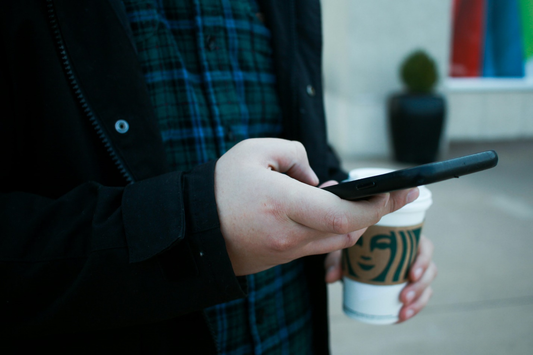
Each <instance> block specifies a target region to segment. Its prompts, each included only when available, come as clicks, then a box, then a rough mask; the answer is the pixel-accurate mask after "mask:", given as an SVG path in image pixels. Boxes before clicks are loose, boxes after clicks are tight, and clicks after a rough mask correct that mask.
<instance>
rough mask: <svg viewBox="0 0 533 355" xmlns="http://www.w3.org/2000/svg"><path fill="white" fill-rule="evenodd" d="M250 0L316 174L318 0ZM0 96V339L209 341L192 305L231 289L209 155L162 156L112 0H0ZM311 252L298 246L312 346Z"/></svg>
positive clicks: (315, 263)
mask: <svg viewBox="0 0 533 355" xmlns="http://www.w3.org/2000/svg"><path fill="white" fill-rule="evenodd" d="M259 3H260V6H261V9H262V11H263V12H264V14H265V18H266V21H267V24H268V26H269V27H270V29H271V31H272V35H273V45H274V55H275V58H274V61H275V69H276V74H277V78H278V85H279V96H280V101H281V105H282V110H283V116H284V120H285V121H284V132H285V133H284V137H285V138H288V139H294V140H299V141H301V142H302V143H303V144H304V145H305V147H306V149H307V152H308V156H309V160H310V163H311V166H312V168H313V169H314V171H315V172H316V173H317V175H318V176H319V178H320V179H321V180H326V179H330V178H334V179H342V178H344V176H345V174H344V173H343V172H342V171H340V169H339V164H338V161H337V159H336V158H335V156H334V154H332V152H331V150H330V149H329V148H328V146H327V143H326V129H325V122H324V107H323V101H322V85H321V46H322V44H321V41H322V39H321V23H320V5H319V3H318V0H283V1H272V0H263V1H259ZM309 85H311V86H312V87H313V88H314V95H313V91H312V90H307V87H308V86H309ZM310 93H311V94H310ZM0 104H1V106H0V107H1V109H2V112H1V114H0V164H1V165H0V192H1V193H0V218H1V219H0V280H2V282H1V286H0V324H1V329H0V339H1V340H2V342H1V343H0V352H1V353H6V352H7V350H8V349H9V350H10V351H12V352H21V353H22V352H26V353H28V352H30V353H69V354H73V353H121V354H122V353H127V354H137V353H143V352H144V353H150V354H157V353H170V352H174V353H180V354H189V353H191V354H192V353H212V352H214V351H215V350H214V349H215V344H214V343H213V340H212V336H211V334H210V331H209V329H208V326H207V322H206V321H205V319H204V317H203V312H202V309H203V308H205V307H208V306H211V305H214V304H216V303H220V302H226V301H230V300H233V299H236V298H239V297H244V296H245V293H246V290H245V289H243V288H242V287H241V286H242V285H241V284H240V282H239V279H238V278H236V277H235V275H234V274H233V271H232V268H231V264H230V261H229V258H228V256H227V253H226V251H225V245H224V240H223V237H222V235H221V233H220V229H219V221H218V216H217V211H216V204H215V198H214V188H213V175H214V166H215V162H210V163H207V164H204V165H201V166H198V167H196V168H195V169H193V170H192V171H189V172H170V171H169V170H168V167H167V165H166V162H165V154H164V151H163V146H162V142H161V138H160V134H159V131H158V128H157V127H156V119H155V117H154V112H153V110H152V107H151V104H150V100H149V96H148V94H147V89H146V85H145V83H144V78H143V75H142V72H141V70H140V66H139V63H138V61H137V56H136V52H135V46H134V43H133V41H132V36H131V33H130V30H129V24H128V20H127V18H126V15H125V12H124V9H123V6H122V2H121V1H120V0H76V1H72V0H6V1H2V2H1V3H0ZM120 120H124V121H126V122H127V123H128V124H129V129H128V131H127V132H126V133H120V132H119V131H120V129H117V127H115V126H116V124H117V121H120ZM322 261H323V257H322V256H315V257H308V258H306V268H307V269H306V271H307V275H308V279H309V282H310V285H311V287H312V290H313V291H312V292H311V295H310V296H311V298H312V302H313V305H314V313H313V314H314V324H315V337H314V338H315V340H314V341H315V348H316V350H317V353H326V352H327V349H328V345H327V313H326V288H325V284H324V282H323V280H324V267H323V265H322ZM4 347H5V349H2V348H4ZM4 350H6V351H4ZM176 351H177V352H176Z"/></svg>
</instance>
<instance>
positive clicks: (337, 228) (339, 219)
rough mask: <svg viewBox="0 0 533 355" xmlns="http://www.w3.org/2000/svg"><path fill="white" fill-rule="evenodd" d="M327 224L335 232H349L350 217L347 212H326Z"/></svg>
mask: <svg viewBox="0 0 533 355" xmlns="http://www.w3.org/2000/svg"><path fill="white" fill-rule="evenodd" d="M325 218H326V221H325V223H326V226H327V227H328V229H329V230H330V231H331V232H332V233H335V234H348V233H349V232H350V230H348V229H349V228H348V226H349V219H348V216H347V215H346V214H345V213H342V212H339V211H333V212H330V213H328V214H326V217H325Z"/></svg>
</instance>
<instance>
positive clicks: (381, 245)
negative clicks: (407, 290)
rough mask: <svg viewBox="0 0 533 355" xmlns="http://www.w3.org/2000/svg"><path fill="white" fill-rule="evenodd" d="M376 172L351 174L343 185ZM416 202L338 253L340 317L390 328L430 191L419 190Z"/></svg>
mask: <svg viewBox="0 0 533 355" xmlns="http://www.w3.org/2000/svg"><path fill="white" fill-rule="evenodd" d="M390 171H392V170H389V169H381V168H366V169H356V170H352V171H351V172H350V179H349V180H356V179H361V178H364V177H369V176H374V175H380V174H385V173H387V172H390ZM419 190H420V195H419V197H418V198H417V199H416V200H415V201H413V202H411V203H410V204H408V205H406V206H404V207H402V208H401V209H399V210H398V211H396V212H393V213H390V214H388V215H386V216H383V218H381V220H380V221H379V222H378V223H377V224H376V225H374V226H371V227H369V228H368V229H367V231H366V232H365V233H364V234H363V236H361V238H360V240H359V241H358V242H357V244H356V245H354V246H353V247H351V248H348V249H344V250H343V252H342V267H343V275H344V276H343V281H344V304H343V310H344V313H345V314H346V315H347V316H349V317H351V318H353V319H356V320H358V321H361V322H364V323H370V324H393V323H396V322H397V321H398V319H399V317H398V315H399V312H400V309H401V308H402V303H401V302H400V292H401V291H402V289H403V288H404V287H405V285H406V284H407V274H408V271H409V268H410V266H411V264H412V263H413V261H414V259H415V257H416V254H417V251H418V242H419V240H420V234H421V231H422V226H423V223H424V218H425V214H426V211H427V210H428V208H429V207H430V206H431V204H432V199H431V191H429V190H428V189H427V188H426V187H424V186H419Z"/></svg>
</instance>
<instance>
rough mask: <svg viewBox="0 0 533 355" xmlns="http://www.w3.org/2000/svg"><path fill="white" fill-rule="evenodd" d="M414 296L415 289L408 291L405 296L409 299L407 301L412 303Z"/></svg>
mask: <svg viewBox="0 0 533 355" xmlns="http://www.w3.org/2000/svg"><path fill="white" fill-rule="evenodd" d="M413 298H415V291H409V292H407V295H406V296H405V299H406V300H407V303H411V301H412V300H413Z"/></svg>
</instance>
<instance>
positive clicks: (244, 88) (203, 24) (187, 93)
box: [123, 0, 312, 355]
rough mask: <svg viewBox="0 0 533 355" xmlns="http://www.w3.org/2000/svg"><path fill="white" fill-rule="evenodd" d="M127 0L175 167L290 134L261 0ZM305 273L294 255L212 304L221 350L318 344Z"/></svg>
mask: <svg viewBox="0 0 533 355" xmlns="http://www.w3.org/2000/svg"><path fill="white" fill-rule="evenodd" d="M123 2H124V4H125V6H126V11H127V13H128V17H129V20H130V24H131V28H132V31H133V34H134V38H135V42H136V46H137V51H138V55H139V60H140V63H141V66H142V68H143V72H144V75H145V79H146V83H147V85H148V89H149V92H150V96H151V100H152V104H153V106H154V109H155V111H156V114H157V117H158V121H159V127H160V130H161V135H162V138H163V144H164V146H165V149H166V152H167V158H168V160H169V162H170V165H171V167H172V168H173V169H176V170H187V169H190V168H192V167H194V166H195V165H198V164H202V163H205V162H207V161H209V160H212V159H216V158H218V157H220V156H221V155H222V154H224V153H225V152H226V151H227V150H229V149H230V148H231V147H232V146H233V145H235V144H236V143H238V142H239V141H241V140H243V139H247V138H254V137H276V136H279V135H280V133H281V129H282V128H281V112H280V107H279V104H278V98H277V93H276V89H275V75H274V72H273V67H272V61H271V51H272V48H271V44H270V33H269V30H268V29H267V28H266V27H265V26H264V25H263V23H262V22H261V21H260V17H259V16H257V15H258V9H257V5H256V4H255V2H253V0H187V1H176V0H123ZM303 273H304V270H303V262H302V261H294V262H291V263H288V264H285V265H281V266H277V267H274V268H272V269H269V270H267V271H264V272H261V273H258V274H255V275H250V276H248V277H247V281H248V287H249V293H248V297H247V298H244V299H239V300H235V301H232V302H229V303H225V304H220V305H216V306H213V307H211V308H209V309H207V310H206V311H205V313H206V315H207V318H208V320H209V322H210V324H211V327H212V329H213V331H214V336H215V341H216V343H217V346H218V349H219V352H220V353H221V354H235V355H237V354H311V353H312V349H311V343H312V342H311V337H312V330H311V324H310V322H311V311H310V309H311V307H310V305H309V299H308V297H307V285H306V281H305V276H304V274H303Z"/></svg>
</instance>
